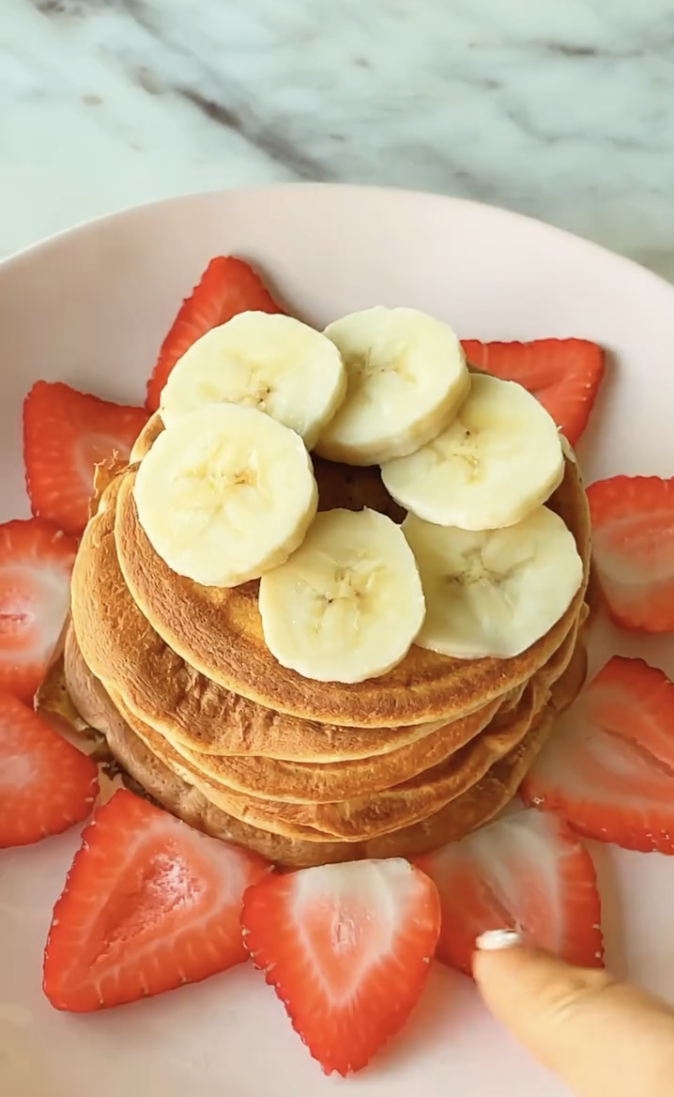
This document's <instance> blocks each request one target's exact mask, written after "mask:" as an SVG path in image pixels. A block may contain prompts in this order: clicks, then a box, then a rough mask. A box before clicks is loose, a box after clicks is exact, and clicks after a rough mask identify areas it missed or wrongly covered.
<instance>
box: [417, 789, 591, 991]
mask: <svg viewBox="0 0 674 1097" xmlns="http://www.w3.org/2000/svg"><path fill="white" fill-rule="evenodd" d="M416 863H417V865H418V866H419V867H420V868H422V869H423V871H424V872H427V873H428V875H429V876H430V877H431V878H432V879H433V880H434V881H435V883H436V884H437V887H438V891H439V892H440V903H441V906H442V930H441V932H440V940H439V942H438V952H437V956H438V959H439V960H442V961H443V963H446V964H449V965H450V966H451V967H454V968H457V969H458V970H459V971H463V972H465V973H466V974H467V975H470V974H471V972H472V967H473V953H474V950H475V941H476V938H477V937H478V936H479V935H480V934H481V933H484V932H485V931H486V930H490V929H516V930H518V931H519V932H520V933H521V934H522V936H523V938H524V940H525V941H526V943H527V944H530V945H532V946H534V947H537V948H545V949H547V950H548V951H550V952H554V953H556V954H557V955H558V956H560V957H562V958H563V959H565V960H567V961H568V962H569V963H572V964H581V965H583V966H585V967H601V966H602V959H601V958H602V955H603V943H602V935H601V929H600V928H599V919H600V913H601V908H600V901H599V892H598V891H597V881H596V875H595V870H594V865H593V864H592V859H591V857H590V855H589V853H588V852H587V850H586V849H585V847H584V846H583V845H582V843H581V842H580V840H579V839H578V838H576V837H575V835H574V834H573V833H572V832H571V830H570V829H569V827H568V826H567V825H566V823H564V822H563V820H561V819H558V818H556V817H555V816H552V815H543V814H540V813H538V812H536V811H522V812H517V813H516V814H513V815H508V816H506V817H505V818H503V819H499V820H498V821H497V822H495V823H491V824H490V825H489V826H486V827H483V828H482V829H481V830H478V831H476V832H475V833H474V834H470V835H468V837H467V838H464V839H462V841H460V842H452V843H451V844H450V845H448V846H445V847H444V848H443V849H439V850H436V851H435V852H434V853H430V854H428V855H427V856H425V857H421V858H419V859H418V860H417V862H416Z"/></svg>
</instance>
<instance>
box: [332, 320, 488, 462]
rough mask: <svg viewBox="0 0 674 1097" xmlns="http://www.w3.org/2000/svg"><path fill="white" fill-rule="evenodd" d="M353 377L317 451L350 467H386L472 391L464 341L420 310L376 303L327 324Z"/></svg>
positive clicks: (427, 436) (425, 438) (434, 430)
mask: <svg viewBox="0 0 674 1097" xmlns="http://www.w3.org/2000/svg"><path fill="white" fill-rule="evenodd" d="M325 334H326V335H327V337H328V339H330V340H332V342H333V343H335V345H336V346H337V347H338V348H339V350H340V352H341V355H342V358H343V359H344V364H345V366H346V373H347V378H348V388H347V394H346V400H345V401H344V403H343V404H342V406H341V407H340V409H339V411H338V412H337V414H336V415H335V417H334V418H333V419H331V420H330V422H329V424H328V426H327V427H326V429H325V430H324V431H323V433H322V434H321V436H320V438H319V440H318V444H317V446H316V452H317V453H319V454H320V456H321V457H326V458H327V459H328V460H329V461H342V462H344V463H345V464H347V465H380V464H382V462H384V461H390V460H392V459H393V458H394V457H404V456H406V455H407V454H408V453H414V451H415V450H417V449H419V447H420V446H423V445H425V444H426V442H429V441H430V440H431V438H434V437H435V436H436V434H439V433H440V431H441V430H443V429H444V428H445V427H446V425H447V423H449V422H450V420H451V419H453V417H454V416H455V415H456V412H457V411H458V409H459V407H460V406H461V403H462V402H463V400H464V399H465V397H466V396H467V395H468V391H469V388H470V375H469V373H468V367H467V366H466V359H465V356H464V353H463V350H462V349H461V344H460V343H459V340H458V339H457V337H456V335H455V334H454V332H453V331H452V329H451V328H449V327H448V326H447V325H446V324H443V323H441V322H440V321H439V320H435V319H433V317H431V316H426V315H425V314H424V313H423V312H417V310H416V309H387V308H381V307H379V308H373V309H367V310H366V311H365V312H355V313H353V314H352V315H351V316H345V317H344V319H343V320H337V321H336V322H335V323H334V324H330V326H329V327H327V328H326V329H325Z"/></svg>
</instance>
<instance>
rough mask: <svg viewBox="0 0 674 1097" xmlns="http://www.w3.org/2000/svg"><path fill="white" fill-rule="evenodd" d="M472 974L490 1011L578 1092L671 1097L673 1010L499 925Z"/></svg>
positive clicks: (580, 1095)
mask: <svg viewBox="0 0 674 1097" xmlns="http://www.w3.org/2000/svg"><path fill="white" fill-rule="evenodd" d="M473 974H474V977H475V981H476V983H477V985H478V988H479V990H480V993H481V994H482V997H483V998H484V1000H485V1002H486V1004H487V1006H488V1007H489V1009H490V1011H491V1012H492V1014H493V1015H494V1016H495V1017H496V1018H497V1019H498V1020H499V1021H500V1022H501V1023H502V1024H503V1025H505V1027H506V1028H507V1029H509V1031H510V1032H511V1033H512V1035H513V1036H514V1037H515V1038H516V1039H517V1040H518V1042H519V1043H520V1044H522V1045H523V1046H524V1047H525V1048H526V1050H527V1051H528V1052H529V1053H530V1054H531V1055H533V1056H534V1058H536V1059H538V1061H539V1062H541V1063H542V1064H543V1065H544V1066H546V1067H548V1069H549V1070H551V1071H552V1072H553V1073H554V1074H556V1075H557V1076H558V1077H559V1078H560V1079H561V1080H562V1081H563V1082H565V1083H566V1085H567V1086H568V1087H569V1089H570V1090H571V1092H572V1093H574V1094H576V1095H577V1097H674V1011H673V1010H671V1009H669V1008H668V1007H667V1006H666V1005H664V1004H663V1003H661V1002H659V1001H657V1000H656V999H655V998H652V997H651V996H650V995H648V994H646V993H645V992H644V991H641V990H638V989H637V988H636V987H632V986H629V985H628V984H626V983H621V982H618V981H616V980H615V979H612V978H611V976H610V975H609V974H608V973H607V972H605V971H599V970H590V969H585V968H574V967H569V966H568V964H564V963H562V962H561V961H560V960H557V959H555V958H554V957H552V956H550V955H548V954H547V953H544V952H538V951H537V950H535V949H530V948H524V947H522V946H521V944H520V941H519V938H518V937H517V934H515V933H507V932H503V931H495V932H494V933H491V934H484V935H483V937H482V938H480V941H479V942H478V951H477V952H476V953H475V957H474V965H473Z"/></svg>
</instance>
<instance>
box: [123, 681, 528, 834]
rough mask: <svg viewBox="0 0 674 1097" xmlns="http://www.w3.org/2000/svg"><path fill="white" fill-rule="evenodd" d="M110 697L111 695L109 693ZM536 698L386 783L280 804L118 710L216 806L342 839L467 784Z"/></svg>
mask: <svg viewBox="0 0 674 1097" xmlns="http://www.w3.org/2000/svg"><path fill="white" fill-rule="evenodd" d="M111 700H113V703H114V699H112V698H111ZM537 701H539V704H538V711H540V707H541V706H540V697H539V695H537V693H536V691H535V690H534V689H533V688H532V689H530V690H528V691H527V692H526V693H525V696H524V697H523V699H522V701H521V702H520V705H519V706H518V708H517V709H516V710H515V712H513V713H512V714H511V717H510V720H509V722H508V724H507V725H505V726H503V727H501V728H499V729H498V730H497V731H495V732H494V733H493V734H488V733H485V734H483V735H480V736H478V737H477V738H476V739H475V740H473V742H471V743H469V744H468V745H467V746H465V747H463V748H462V749H461V750H460V751H457V752H456V754H453V755H452V756H451V757H450V758H448V759H447V760H446V761H445V762H443V763H441V764H440V765H439V766H435V767H433V769H431V770H428V771H425V772H424V773H422V774H420V775H418V776H417V777H416V778H413V779H412V780H411V781H406V782H404V783H403V784H400V785H396V786H395V787H393V788H390V789H382V790H380V791H379V792H375V793H368V794H367V795H365V796H362V797H358V798H353V799H350V800H342V801H335V802H332V803H324V804H311V803H302V804H297V803H288V802H285V801H279V800H269V799H261V798H259V797H253V796H250V795H249V794H246V793H239V792H234V791H233V790H232V789H228V788H226V787H225V786H224V785H222V784H220V783H217V784H216V783H215V782H214V781H212V780H211V779H210V778H208V777H207V776H205V775H204V774H203V773H201V772H200V771H199V770H197V769H196V767H194V766H192V765H190V763H188V762H187V761H186V760H185V759H183V758H181V757H180V755H178V754H177V753H176V752H175V751H174V750H173V748H171V747H170V746H169V745H168V744H167V743H166V740H163V741H162V739H161V737H160V736H158V735H157V733H156V732H152V731H151V730H149V729H148V728H147V725H143V724H140V723H139V722H138V721H135V722H133V723H132V722H131V720H130V719H129V714H128V712H125V710H124V708H123V707H120V708H119V711H120V714H121V715H122V716H123V717H124V719H125V720H126V722H127V723H128V724H129V726H130V727H131V729H132V731H133V732H134V733H135V734H137V735H138V737H139V738H140V739H142V740H143V742H144V743H145V745H146V746H147V747H148V748H149V749H150V750H151V751H152V753H153V754H154V755H155V756H156V757H157V758H159V759H160V760H161V761H162V762H164V763H166V765H167V766H168V767H169V769H171V770H172V771H173V772H174V773H176V774H177V775H178V776H180V777H183V778H184V779H185V780H186V781H188V782H189V783H190V784H192V785H194V786H195V788H197V789H199V791H200V792H202V793H203V795H204V796H205V797H206V799H208V800H210V801H211V803H213V804H215V805H216V806H217V807H219V808H222V810H223V811H226V812H228V813H229V814H231V815H234V816H235V817H236V818H237V819H240V820H241V821H243V822H249V823H252V824H253V825H254V826H256V827H259V828H260V829H262V830H270V831H272V832H273V833H276V834H282V835H284V836H286V837H288V838H303V839H305V840H307V841H319V842H320V841H326V840H328V839H330V838H340V839H341V840H342V841H345V842H354V841H365V840H367V839H369V838H373V837H376V836H378V835H380V834H387V833H389V832H390V831H393V830H399V829H400V828H401V827H404V826H408V825H410V824H412V823H416V822H418V821H420V820H421V819H425V818H426V817H427V816H429V815H431V814H433V813H434V812H436V811H437V810H438V809H439V808H440V807H442V806H444V805H445V804H447V803H449V801H450V800H453V799H455V798H456V797H457V796H459V795H461V793H463V792H466V791H467V790H468V789H469V788H471V787H472V786H473V785H474V784H475V783H476V782H477V781H479V780H480V778H481V777H482V776H484V774H485V773H486V772H487V770H488V769H489V768H490V766H491V765H493V764H494V762H495V761H497V760H498V759H499V758H501V757H503V755H504V754H506V753H507V752H508V751H509V750H511V749H512V748H513V747H515V746H516V745H517V744H518V743H519V742H521V740H522V739H523V738H524V736H525V735H526V733H527V731H528V730H529V727H530V726H531V723H532V720H533V718H534V715H535V713H536V702H537Z"/></svg>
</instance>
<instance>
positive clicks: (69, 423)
mask: <svg viewBox="0 0 674 1097" xmlns="http://www.w3.org/2000/svg"><path fill="white" fill-rule="evenodd" d="M147 420H148V413H147V412H146V411H145V409H144V408H132V407H122V406H120V405H119V404H111V403H109V402H108V401H107V400H99V399H98V397H97V396H90V395H89V394H88V393H84V392H78V391H77V389H72V388H70V385H64V384H63V383H62V382H61V381H55V382H50V381H37V382H36V384H34V385H33V387H32V389H31V390H30V392H29V393H28V395H27V397H26V399H25V400H24V404H23V459H24V464H25V466H26V485H27V487H28V495H29V497H30V502H31V508H32V511H33V514H35V515H38V516H39V517H41V518H48V519H50V521H52V522H55V523H56V525H57V526H60V527H61V529H64V530H65V531H66V532H67V533H76V534H79V533H81V532H82V530H83V529H84V527H85V526H86V524H87V519H88V517H89V499H90V498H91V496H92V494H93V485H94V466H95V465H97V464H98V463H100V462H101V461H106V460H108V459H109V458H110V457H112V455H113V453H115V452H116V453H118V454H119V455H120V457H123V458H125V459H126V458H128V456H129V452H130V450H131V447H132V445H133V443H134V442H135V440H136V438H137V437H138V435H139V434H140V432H141V430H142V429H143V427H144V426H145V424H146V422H147Z"/></svg>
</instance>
